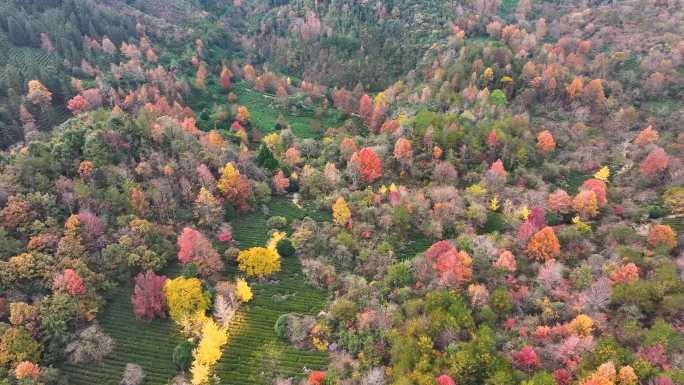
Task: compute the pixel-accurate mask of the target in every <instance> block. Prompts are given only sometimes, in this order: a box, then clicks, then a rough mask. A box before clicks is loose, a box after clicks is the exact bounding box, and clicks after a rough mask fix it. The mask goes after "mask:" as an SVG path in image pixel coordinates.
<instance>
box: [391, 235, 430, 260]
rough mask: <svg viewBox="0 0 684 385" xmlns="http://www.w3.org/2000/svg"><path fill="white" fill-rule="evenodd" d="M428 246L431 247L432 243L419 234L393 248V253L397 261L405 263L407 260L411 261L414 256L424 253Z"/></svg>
mask: <svg viewBox="0 0 684 385" xmlns="http://www.w3.org/2000/svg"><path fill="white" fill-rule="evenodd" d="M430 246H432V241H430V240H429V239H427V238H425V237H424V236H422V235H420V234H416V236H415V237H411V239H410V240H407V241H405V242H402V243H401V244H400V245H397V246H396V247H395V252H396V253H397V257H398V259H399V260H401V261H405V260H408V259H413V257H415V256H416V254H418V253H422V252H424V251H425V250H427V249H428V248H429V247H430Z"/></svg>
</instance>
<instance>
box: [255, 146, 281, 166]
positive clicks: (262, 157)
mask: <svg viewBox="0 0 684 385" xmlns="http://www.w3.org/2000/svg"><path fill="white" fill-rule="evenodd" d="M256 164H258V165H259V166H261V167H263V168H265V169H268V170H271V171H273V170H275V169H276V168H278V161H277V160H276V159H275V158H274V157H273V153H272V152H271V150H270V149H269V148H268V146H266V145H265V144H261V147H260V148H259V155H257V157H256Z"/></svg>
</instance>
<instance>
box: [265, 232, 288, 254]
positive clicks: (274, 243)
mask: <svg viewBox="0 0 684 385" xmlns="http://www.w3.org/2000/svg"><path fill="white" fill-rule="evenodd" d="M286 236H287V234H286V233H285V232H283V231H276V232H274V233H273V235H271V239H269V240H268V243H267V244H266V247H267V248H269V249H271V250H275V251H276V253H277V252H278V250H277V247H278V242H280V240H281V239H283V238H285V237H286Z"/></svg>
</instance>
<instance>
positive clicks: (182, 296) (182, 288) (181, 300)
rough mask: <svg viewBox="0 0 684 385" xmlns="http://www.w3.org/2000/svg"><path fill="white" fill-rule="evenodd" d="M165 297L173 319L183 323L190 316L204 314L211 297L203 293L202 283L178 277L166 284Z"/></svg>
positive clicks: (193, 279) (194, 279)
mask: <svg viewBox="0 0 684 385" xmlns="http://www.w3.org/2000/svg"><path fill="white" fill-rule="evenodd" d="M164 295H166V303H167V304H168V306H169V315H171V318H172V319H173V320H174V321H176V322H178V323H181V322H183V320H184V319H185V318H187V317H189V316H192V315H195V314H197V313H200V314H204V312H205V311H206V310H207V309H208V308H209V302H210V301H209V297H208V295H207V294H205V293H204V292H202V282H201V281H200V280H199V279H197V278H185V277H178V278H174V279H169V280H167V281H166V284H164Z"/></svg>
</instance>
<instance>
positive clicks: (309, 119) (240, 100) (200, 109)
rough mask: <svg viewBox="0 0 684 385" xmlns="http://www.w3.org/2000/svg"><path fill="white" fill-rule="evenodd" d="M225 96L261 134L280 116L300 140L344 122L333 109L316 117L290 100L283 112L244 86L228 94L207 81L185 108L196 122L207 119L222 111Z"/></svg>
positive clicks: (272, 100)
mask: <svg viewBox="0 0 684 385" xmlns="http://www.w3.org/2000/svg"><path fill="white" fill-rule="evenodd" d="M228 92H232V93H234V94H235V95H236V96H237V101H236V103H237V104H239V105H243V106H245V107H247V109H248V110H249V112H250V115H251V117H250V122H251V123H252V125H253V126H254V127H255V128H256V129H258V130H259V132H261V133H263V134H266V133H271V132H274V131H275V130H276V128H275V125H276V123H277V122H278V118H279V117H281V116H282V117H283V118H285V120H286V121H287V123H288V125H289V127H290V129H291V130H292V132H293V133H294V134H295V135H296V136H298V137H301V138H318V137H321V136H322V134H323V133H324V132H325V130H326V129H327V128H329V127H335V126H339V125H341V124H342V123H343V122H344V114H343V113H341V112H340V111H337V110H335V109H327V110H325V111H322V112H321V113H320V115H317V114H316V111H315V110H314V108H311V107H308V106H304V105H302V104H301V103H300V102H299V101H298V100H296V98H295V97H290V104H291V107H290V108H286V107H283V106H282V105H281V104H279V103H278V102H277V100H276V98H275V97H274V96H273V95H269V94H265V93H261V92H258V91H255V90H254V89H252V88H250V87H249V86H248V85H247V84H246V83H244V82H240V83H237V84H234V85H233V87H232V88H231V89H230V90H229V91H225V90H223V89H222V88H221V87H220V86H219V85H218V84H217V83H216V79H213V78H212V79H210V80H208V81H207V83H206V89H205V90H204V91H198V90H195V91H194V93H193V96H192V97H191V98H189V99H188V105H189V106H190V107H191V108H192V109H193V111H195V112H196V113H198V115H199V117H200V118H202V117H203V116H209V115H211V113H212V111H218V110H221V109H223V108H225V106H226V105H227V104H228V101H227V100H228V97H227V96H228ZM198 125H200V127H201V128H203V129H205V130H208V129H211V128H214V127H215V126H218V127H220V125H219V122H217V121H213V120H211V121H209V122H208V123H203V122H202V121H198Z"/></svg>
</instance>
